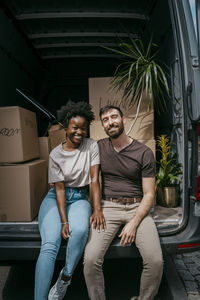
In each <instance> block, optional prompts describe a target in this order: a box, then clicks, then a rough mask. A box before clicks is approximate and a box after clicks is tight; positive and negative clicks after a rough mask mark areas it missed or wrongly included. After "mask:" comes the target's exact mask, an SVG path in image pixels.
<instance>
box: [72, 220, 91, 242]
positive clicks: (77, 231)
mask: <svg viewBox="0 0 200 300" xmlns="http://www.w3.org/2000/svg"><path fill="white" fill-rule="evenodd" d="M71 234H72V236H73V237H74V238H76V239H78V240H82V239H87V238H88V234H89V224H87V225H85V226H84V225H83V226H81V227H77V226H76V227H73V228H72V229H71Z"/></svg>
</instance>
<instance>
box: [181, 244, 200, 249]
mask: <svg viewBox="0 0 200 300" xmlns="http://www.w3.org/2000/svg"><path fill="white" fill-rule="evenodd" d="M199 246H200V243H194V244H179V245H178V248H179V249H181V248H194V247H199Z"/></svg>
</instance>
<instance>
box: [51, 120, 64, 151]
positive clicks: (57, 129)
mask: <svg viewBox="0 0 200 300" xmlns="http://www.w3.org/2000/svg"><path fill="white" fill-rule="evenodd" d="M48 134H49V142H50V151H51V150H53V148H55V147H56V146H58V145H59V144H60V143H62V142H63V141H65V140H66V132H65V130H64V129H63V128H62V127H61V126H60V125H52V126H51V127H50V128H49V130H48Z"/></svg>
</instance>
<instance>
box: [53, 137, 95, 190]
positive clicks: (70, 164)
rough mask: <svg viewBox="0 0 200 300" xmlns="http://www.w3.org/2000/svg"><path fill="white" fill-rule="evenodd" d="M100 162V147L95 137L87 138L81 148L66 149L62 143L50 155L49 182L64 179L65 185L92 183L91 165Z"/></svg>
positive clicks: (75, 185)
mask: <svg viewBox="0 0 200 300" xmlns="http://www.w3.org/2000/svg"><path fill="white" fill-rule="evenodd" d="M97 164H100V158H99V148H98V144H97V142H95V141H94V140H93V139H89V138H85V139H84V140H83V142H82V144H81V145H80V146H79V148H77V149H75V150H73V151H66V150H64V149H63V148H62V144H60V145H58V146H57V147H55V148H54V149H53V150H52V151H51V153H50V155H49V183H55V182H59V181H64V183H65V186H68V187H81V186H85V185H88V184H90V182H91V177H90V167H91V166H94V165H97Z"/></svg>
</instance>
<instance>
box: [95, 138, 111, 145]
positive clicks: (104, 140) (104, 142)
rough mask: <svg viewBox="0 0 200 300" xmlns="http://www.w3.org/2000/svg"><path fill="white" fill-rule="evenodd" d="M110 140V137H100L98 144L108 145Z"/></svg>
mask: <svg viewBox="0 0 200 300" xmlns="http://www.w3.org/2000/svg"><path fill="white" fill-rule="evenodd" d="M108 142H109V138H104V139H100V140H98V145H99V146H101V145H107V144H108Z"/></svg>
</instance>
